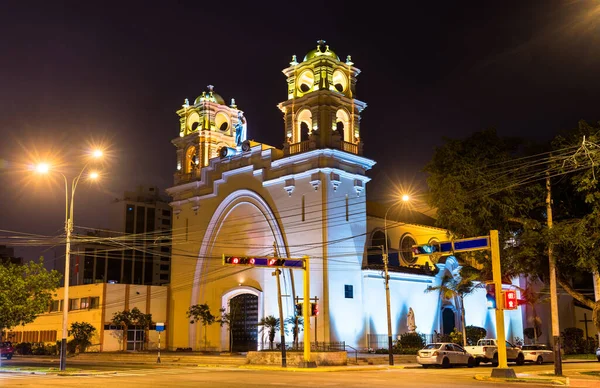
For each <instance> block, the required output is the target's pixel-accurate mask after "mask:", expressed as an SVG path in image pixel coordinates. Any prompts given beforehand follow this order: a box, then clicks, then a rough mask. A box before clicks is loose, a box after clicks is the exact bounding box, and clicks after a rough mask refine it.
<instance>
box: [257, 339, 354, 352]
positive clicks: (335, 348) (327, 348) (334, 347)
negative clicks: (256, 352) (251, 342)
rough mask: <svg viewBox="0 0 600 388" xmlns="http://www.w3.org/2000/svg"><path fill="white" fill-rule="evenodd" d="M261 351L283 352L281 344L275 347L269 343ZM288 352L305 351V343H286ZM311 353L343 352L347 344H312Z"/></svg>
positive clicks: (264, 343)
mask: <svg viewBox="0 0 600 388" xmlns="http://www.w3.org/2000/svg"><path fill="white" fill-rule="evenodd" d="M261 349H263V350H281V343H280V342H273V347H272V348H271V344H270V342H269V341H266V342H263V343H262V347H261ZM285 349H286V350H297V351H304V342H302V341H299V342H298V346H295V345H294V344H293V343H292V342H291V341H290V342H286V343H285ZM310 350H311V352H343V351H345V350H346V342H344V341H341V342H311V343H310Z"/></svg>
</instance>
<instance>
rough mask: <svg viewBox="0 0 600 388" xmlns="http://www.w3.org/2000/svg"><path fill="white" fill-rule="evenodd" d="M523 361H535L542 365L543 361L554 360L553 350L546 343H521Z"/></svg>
mask: <svg viewBox="0 0 600 388" xmlns="http://www.w3.org/2000/svg"><path fill="white" fill-rule="evenodd" d="M521 350H522V351H523V355H524V356H525V361H530V362H535V363H536V364H538V365H542V364H543V363H545V362H554V351H553V350H552V349H550V348H548V347H547V346H546V345H523V346H521Z"/></svg>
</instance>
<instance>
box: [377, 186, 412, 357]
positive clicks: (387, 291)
mask: <svg viewBox="0 0 600 388" xmlns="http://www.w3.org/2000/svg"><path fill="white" fill-rule="evenodd" d="M409 200H410V197H409V196H408V195H407V194H404V195H403V196H402V202H397V203H395V204H393V205H391V206H390V207H388V209H387V210H386V212H385V215H384V216H383V234H384V238H385V253H384V254H383V268H384V270H385V304H386V309H387V329H388V354H389V364H390V365H394V353H393V349H392V314H391V312H390V276H389V275H388V258H389V255H388V253H389V251H388V237H387V215H388V213H389V211H390V210H391V209H392V208H393V207H394V206H396V205H398V204H401V203H403V202H408V201H409Z"/></svg>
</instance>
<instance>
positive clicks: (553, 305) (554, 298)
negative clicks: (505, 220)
mask: <svg viewBox="0 0 600 388" xmlns="http://www.w3.org/2000/svg"><path fill="white" fill-rule="evenodd" d="M546 213H547V222H548V232H550V231H551V230H552V190H551V185H550V173H549V172H546ZM553 248H554V247H553V243H552V238H550V239H549V240H548V261H549V268H550V312H551V314H552V337H553V338H554V374H555V375H556V376H562V359H561V355H560V327H559V324H558V292H557V286H556V261H555V260H554V256H553V255H552V250H553Z"/></svg>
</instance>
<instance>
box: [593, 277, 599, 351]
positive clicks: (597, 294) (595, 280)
mask: <svg viewBox="0 0 600 388" xmlns="http://www.w3.org/2000/svg"><path fill="white" fill-rule="evenodd" d="M594 296H595V298H594V300H595V301H596V303H597V302H600V273H599V272H598V271H594ZM596 334H597V335H598V341H600V332H598V333H596ZM598 343H600V342H598Z"/></svg>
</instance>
